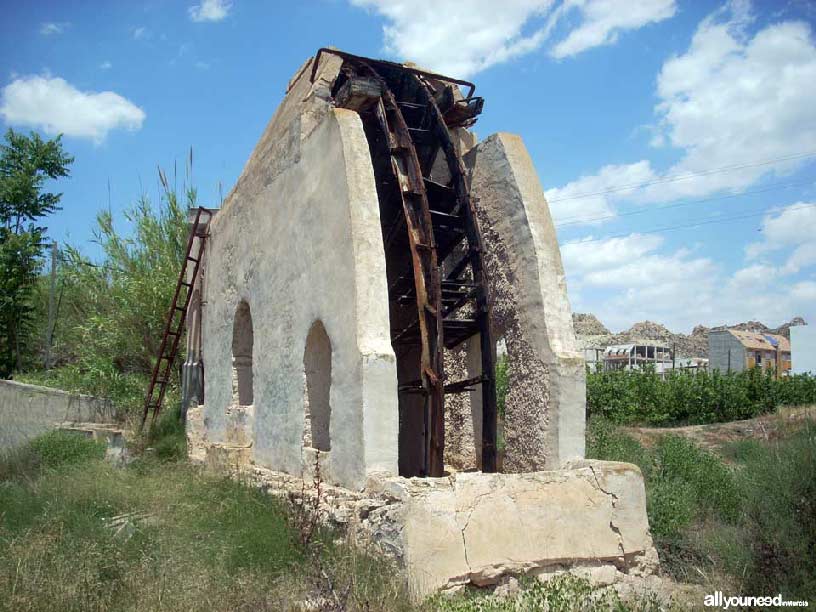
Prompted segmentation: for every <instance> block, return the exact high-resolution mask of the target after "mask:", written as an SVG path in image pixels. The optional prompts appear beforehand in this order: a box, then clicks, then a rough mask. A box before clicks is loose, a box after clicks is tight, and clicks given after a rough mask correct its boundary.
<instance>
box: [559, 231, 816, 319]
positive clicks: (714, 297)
mask: <svg viewBox="0 0 816 612" xmlns="http://www.w3.org/2000/svg"><path fill="white" fill-rule="evenodd" d="M663 246H664V243H663V240H662V239H661V238H658V237H656V236H653V235H638V234H631V235H629V236H626V237H623V238H610V239H606V240H597V241H593V242H588V241H587V242H571V243H567V244H565V245H563V246H562V250H561V252H562V256H563V261H564V268H565V270H566V273H567V284H568V287H569V289H570V296H571V298H572V301H573V304H574V307H575V310H576V311H579V312H580V311H590V312H593V313H594V314H595V315H597V316H598V318H599V319H600V320H601V321H602V322H603V323H604V324H606V325H607V326H608V327H610V328H611V329H613V330H621V329H625V328H627V327H629V326H630V325H632V324H633V323H635V322H637V321H642V320H647V319H648V320H652V321H658V322H660V323H663V324H664V325H666V326H667V327H668V328H669V329H672V330H675V331H683V332H685V333H688V332H690V331H691V328H692V327H693V326H694V325H697V324H699V323H702V324H704V325H720V324H723V323H728V322H730V323H735V322H738V321H746V320H757V319H758V320H763V321H765V322H766V323H769V324H778V323H782V322H783V321H786V320H790V319H791V318H792V317H793V316H796V315H803V316H805V318H806V319H810V318H813V317H814V316H816V311H814V305H816V283H814V282H812V281H809V280H802V281H798V282H793V283H791V282H788V281H786V279H785V277H784V276H783V275H782V274H780V270H779V269H778V268H775V267H773V266H770V265H766V264H754V265H750V266H747V267H745V268H742V269H740V270H737V271H736V272H735V273H734V274H732V275H729V274H728V273H727V271H725V270H724V269H723V267H722V266H721V265H719V264H718V263H717V262H715V261H714V259H713V258H711V257H708V256H700V255H699V254H696V253H695V252H694V251H691V250H688V249H678V250H676V251H671V250H667V249H663V248H662V247H663ZM576 288H577V289H578V290H579V291H578V292H576V291H575V289H576ZM576 295H577V296H578V299H577V300H576V299H575V298H576Z"/></svg>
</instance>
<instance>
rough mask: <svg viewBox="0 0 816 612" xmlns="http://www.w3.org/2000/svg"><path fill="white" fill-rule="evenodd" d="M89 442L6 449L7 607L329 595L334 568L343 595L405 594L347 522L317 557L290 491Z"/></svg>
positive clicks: (379, 597) (293, 600) (0, 562)
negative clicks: (119, 464)
mask: <svg viewBox="0 0 816 612" xmlns="http://www.w3.org/2000/svg"><path fill="white" fill-rule="evenodd" d="M160 439H161V438H159V440H160ZM77 440H79V441H80V442H79V445H80V446H82V448H79V447H78V446H76V444H75V443H76V441H77ZM89 444H91V445H92V444H93V442H91V441H88V440H85V439H83V438H73V439H72V440H67V439H64V438H59V439H56V438H43V439H40V440H38V441H36V442H35V443H34V444H32V445H30V446H28V447H26V448H24V449H22V450H20V451H18V452H17V453H16V454H15V456H14V457H13V458H10V457H8V456H6V457H3V458H2V460H0V475H2V478H3V480H2V482H0V610H14V611H23V610H32V611H34V610H36V611H46V612H47V611H51V610H53V611H58V610H59V611H64V610H68V611H72V610H77V611H80V610H81V611H83V612H84V611H86V610H91V611H94V610H99V611H102V610H287V609H299V608H300V607H301V606H302V605H303V603H304V602H306V601H312V602H313V603H315V605H316V606H317V607H318V609H333V608H335V607H337V606H336V601H335V599H334V596H333V594H332V591H331V590H330V589H329V588H328V586H327V584H328V580H331V582H332V584H333V585H335V587H336V589H337V590H338V591H339V592H340V596H341V597H342V598H343V599H342V602H341V603H343V604H344V606H346V608H347V609H352V610H362V609H366V610H391V609H394V610H400V609H407V608H408V604H407V598H406V597H405V593H404V590H403V588H402V586H401V584H400V583H399V582H398V581H397V579H396V578H395V576H396V573H395V572H394V571H392V570H391V568H390V567H389V565H388V563H386V562H384V561H382V560H379V559H374V558H372V557H369V556H368V555H366V554H365V553H364V552H362V551H358V550H355V549H353V548H351V547H350V546H348V545H346V544H345V542H344V540H342V539H341V537H340V534H337V533H334V532H332V531H323V532H321V533H320V535H319V537H317V538H316V539H315V543H314V545H313V546H315V547H318V546H319V547H320V555H321V556H320V559H321V564H320V571H318V569H317V568H316V567H315V565H314V563H313V559H314V556H313V551H312V550H311V549H309V548H306V547H304V546H303V545H302V543H301V541H300V538H299V537H298V533H297V530H296V528H295V525H294V524H293V522H292V521H293V514H292V512H291V511H290V509H289V507H288V506H287V505H286V504H285V503H284V502H282V501H280V500H276V499H275V498H272V497H270V496H268V495H266V494H264V493H262V492H260V491H258V490H256V489H254V488H252V487H249V486H246V485H244V484H242V483H240V482H235V481H233V480H229V479H226V478H221V477H217V476H214V475H208V474H205V473H202V472H201V471H200V470H198V469H196V468H195V467H193V466H190V465H188V464H185V463H181V462H175V461H169V462H168V461H159V460H157V459H156V458H141V459H138V460H136V461H135V462H134V463H132V464H131V465H130V466H128V467H127V468H116V467H113V466H111V465H109V464H107V463H105V462H104V461H103V460H100V459H99V458H98V455H97V454H95V453H96V450H95V448H94V447H92V446H89ZM9 462H10V463H9ZM19 466H27V469H26V470H20V469H17V468H18V467H19Z"/></svg>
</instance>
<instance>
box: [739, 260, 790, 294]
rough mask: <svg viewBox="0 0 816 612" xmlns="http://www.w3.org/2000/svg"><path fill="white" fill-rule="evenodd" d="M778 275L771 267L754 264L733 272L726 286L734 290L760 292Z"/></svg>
mask: <svg viewBox="0 0 816 612" xmlns="http://www.w3.org/2000/svg"><path fill="white" fill-rule="evenodd" d="M777 274H778V271H777V269H776V268H774V267H773V266H768V265H765V264H754V265H752V266H748V267H746V268H742V269H740V270H737V271H736V272H734V275H733V276H732V277H731V280H729V281H728V286H729V288H731V289H734V290H742V289H746V290H754V291H757V290H761V289H763V288H765V287H767V286H768V285H769V284H770V283H771V281H773V280H774V279H775V278H776V276H777Z"/></svg>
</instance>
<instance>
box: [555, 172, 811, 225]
mask: <svg viewBox="0 0 816 612" xmlns="http://www.w3.org/2000/svg"><path fill="white" fill-rule="evenodd" d="M812 184H814V183H813V181H797V182H795V183H774V184H773V185H768V186H767V187H765V188H764V189H755V190H753V191H744V192H742V193H732V194H729V195H724V196H716V197H713V198H703V199H702V200H691V201H688V202H679V203H675V204H666V205H664V206H649V207H646V208H642V209H640V210H632V211H628V212H623V213H616V214H611V215H603V216H600V217H582V216H580V215H575V216H573V217H565V220H564V221H563V222H560V223H556V224H555V227H557V228H559V227H566V226H567V225H583V224H586V223H592V222H594V221H605V220H607V219H617V218H618V217H630V216H632V215H643V214H646V213H650V212H653V211H656V210H667V209H671V208H680V207H683V206H691V205H693V204H704V203H706V202H716V201H719V200H728V199H734V198H741V197H743V196H750V195H755V194H758V193H767V192H768V191H775V190H776V189H785V188H789V187H798V186H800V185H812ZM572 219H574V221H573V220H572Z"/></svg>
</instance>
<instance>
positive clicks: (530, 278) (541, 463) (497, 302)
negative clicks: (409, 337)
mask: <svg viewBox="0 0 816 612" xmlns="http://www.w3.org/2000/svg"><path fill="white" fill-rule="evenodd" d="M465 162H466V163H467V165H468V166H469V170H470V176H471V195H472V198H473V202H474V206H475V208H476V212H477V215H478V218H479V224H480V227H481V230H482V234H483V237H484V242H485V251H486V253H485V259H486V265H487V269H488V275H489V279H490V293H491V300H492V307H493V335H494V338H495V339H496V340H500V339H504V342H505V344H506V347H507V359H508V377H509V385H508V388H509V392H508V395H507V398H506V408H505V413H506V417H505V422H504V435H505V443H506V454H505V459H504V466H503V469H504V470H505V471H508V472H523V471H534V470H542V469H556V468H558V467H559V466H560V465H561V464H562V463H563V462H564V461H567V460H570V459H575V458H581V457H583V456H584V428H585V401H586V399H585V381H584V376H585V373H584V360H583V356H582V355H581V353H579V352H578V350H577V348H576V341H575V334H574V332H573V327H572V318H571V314H570V306H569V302H568V300H567V288H566V281H565V275H564V269H563V266H562V264H561V253H560V250H559V247H558V240H557V237H556V234H555V227H554V226H553V222H552V218H551V216H550V212H549V207H548V205H547V201H546V199H545V197H544V191H543V189H542V188H541V185H540V183H539V181H538V176H537V174H536V172H535V168H534V166H533V163H532V160H531V159H530V156H529V155H528V153H527V150H526V148H525V147H524V143H523V142H522V140H521V138H519V137H518V136H515V135H512V134H504V133H499V134H494V135H493V136H490V137H489V138H488V139H487V140H485V141H483V142H481V143H480V144H478V145H476V146H475V147H473V148H471V149H470V150H469V152H468V153H467V154H466V156H465ZM475 351H478V342H471V344H470V345H469V347H468V348H467V349H466V352H467V357H462V356H459V357H458V360H459V362H458V363H456V360H455V359H454V360H453V361H452V363H451V364H450V365H451V367H452V369H453V370H454V371H456V370H457V369H460V370H461V368H462V367H465V368H466V369H467V370H468V374H469V375H470V376H473V375H475V374H476V373H477V372H476V369H475V368H473V367H472V366H471V367H467V364H466V363H465V364H463V360H464V361H466V362H469V363H473V357H474V355H473V353H474V352H475ZM462 397H463V399H457V400H456V401H453V402H451V403H450V404H449V411H450V412H451V414H450V415H449V416H448V417H447V423H448V429H447V430H446V439H447V440H448V442H447V446H446V451H447V452H448V454H449V457H450V459H449V462H450V463H451V465H453V466H455V467H457V468H459V469H472V468H475V467H478V466H479V461H480V455H481V452H480V448H479V446H480V445H479V439H480V434H481V432H480V427H479V426H478V424H479V423H481V397H480V394H479V390H478V389H477V390H476V391H474V392H471V393H470V394H469V397H465V396H462ZM457 427H465V428H466V429H467V428H470V427H472V428H473V434H475V435H468V434H469V433H470V431H466V432H464V433H463V432H462V431H458V430H457V429H456V428H457ZM467 457H469V458H470V460H469V461H468V460H464V461H463V460H462V459H463V458H467Z"/></svg>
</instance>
